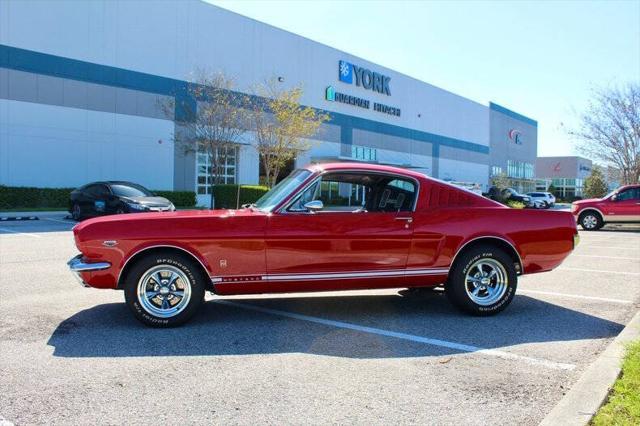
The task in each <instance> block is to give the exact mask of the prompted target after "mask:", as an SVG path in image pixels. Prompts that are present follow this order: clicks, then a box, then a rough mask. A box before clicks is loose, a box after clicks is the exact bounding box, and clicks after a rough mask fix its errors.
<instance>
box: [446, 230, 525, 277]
mask: <svg viewBox="0 0 640 426" xmlns="http://www.w3.org/2000/svg"><path fill="white" fill-rule="evenodd" d="M483 238H495V239H496V240H502V241H504V242H505V243H507V244H509V245H510V246H511V248H512V249H513V251H515V252H516V255H517V256H518V263H519V264H520V271H522V273H524V264H523V263H522V258H521V257H520V253H519V252H518V249H516V248H515V246H514V245H513V244H511V242H510V241H509V240H506V239H504V238H502V237H496V236H495V235H482V236H480V237H475V238H472V239H470V240H469V241H467V242H466V243H464V244H463V245H462V246H461V247H460V248H459V249H458V251H457V252H456V254H455V255H454V256H453V259H451V266H453V264H454V262H455V261H456V258H457V257H458V255H459V254H460V252H461V251H462V249H464V248H465V247H466V246H468V245H469V244H470V243H472V242H474V241H476V240H481V239H483Z"/></svg>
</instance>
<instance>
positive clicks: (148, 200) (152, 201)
mask: <svg viewBox="0 0 640 426" xmlns="http://www.w3.org/2000/svg"><path fill="white" fill-rule="evenodd" d="M121 198H122V199H123V200H124V201H130V202H134V203H138V204H142V205H144V206H149V207H166V206H169V205H171V201H169V200H167V199H166V198H164V197H121Z"/></svg>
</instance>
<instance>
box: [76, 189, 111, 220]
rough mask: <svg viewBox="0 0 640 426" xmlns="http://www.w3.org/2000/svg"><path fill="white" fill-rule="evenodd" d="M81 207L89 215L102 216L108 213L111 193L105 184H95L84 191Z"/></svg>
mask: <svg viewBox="0 0 640 426" xmlns="http://www.w3.org/2000/svg"><path fill="white" fill-rule="evenodd" d="M83 192H84V196H83V197H82V202H81V207H82V210H83V212H85V214H88V215H94V216H95V215H102V214H105V212H106V205H107V199H108V197H109V195H110V191H109V189H108V188H107V186H106V185H104V184H93V185H89V186H88V187H86V189H85V190H84V191H83Z"/></svg>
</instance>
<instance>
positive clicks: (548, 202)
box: [527, 192, 556, 208]
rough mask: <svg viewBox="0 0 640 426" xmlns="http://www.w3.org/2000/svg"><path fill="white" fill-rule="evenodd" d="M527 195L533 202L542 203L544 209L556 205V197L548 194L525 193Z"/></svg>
mask: <svg viewBox="0 0 640 426" xmlns="http://www.w3.org/2000/svg"><path fill="white" fill-rule="evenodd" d="M527 195H528V196H529V197H531V199H533V200H534V201H542V202H544V204H545V208H549V207H553V206H554V204H555V203H556V197H555V196H554V195H553V194H552V193H550V192H527Z"/></svg>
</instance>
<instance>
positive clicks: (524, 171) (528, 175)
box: [507, 160, 533, 179]
mask: <svg viewBox="0 0 640 426" xmlns="http://www.w3.org/2000/svg"><path fill="white" fill-rule="evenodd" d="M507 176H508V177H510V178H516V179H533V164H531V163H525V162H522V161H512V160H508V161H507Z"/></svg>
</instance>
